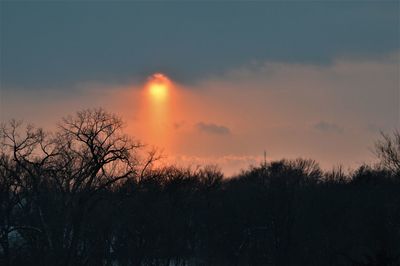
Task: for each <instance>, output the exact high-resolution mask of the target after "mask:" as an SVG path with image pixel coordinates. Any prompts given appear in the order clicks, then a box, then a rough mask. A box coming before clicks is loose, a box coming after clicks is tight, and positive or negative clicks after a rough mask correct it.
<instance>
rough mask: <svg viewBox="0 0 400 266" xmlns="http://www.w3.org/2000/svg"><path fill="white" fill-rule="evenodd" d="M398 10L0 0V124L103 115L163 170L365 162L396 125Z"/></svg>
mask: <svg viewBox="0 0 400 266" xmlns="http://www.w3.org/2000/svg"><path fill="white" fill-rule="evenodd" d="M399 3H400V2H399V1H384V0H382V1H349V2H345V1H329V0H326V1H301V0H299V1H268V2H259V1H255V2H245V1H243V2H236V1H235V2H208V1H207V2H197V1H196V2H181V1H170V2H169V1H165V2H159V1H156V2H151V1H142V2H135V3H134V2H128V1H121V2H118V1H114V2H112V1H101V2H97V1H93V2H83V1H76V2H72V1H71V2H68V1H62V2H53V3H51V2H47V1H40V2H35V1H32V2H25V1H24V2H17V1H2V2H1V3H0V12H1V13H0V23H1V24H0V29H1V31H0V48H1V57H0V82H1V84H0V85H1V90H0V120H1V121H6V120H8V119H10V118H17V119H24V120H25V121H27V122H33V123H34V124H35V125H37V126H42V127H45V128H48V129H53V128H54V125H55V124H56V122H57V121H58V120H59V119H60V118H61V117H63V116H65V115H68V114H71V113H74V112H75V111H78V110H81V109H85V108H91V107H104V108H105V109H106V110H108V111H110V112H113V113H116V114H118V115H120V116H121V117H122V118H123V119H124V120H125V122H126V126H127V128H126V132H127V133H129V134H130V135H132V136H134V137H135V138H137V139H139V140H141V141H142V142H143V143H146V144H148V145H149V146H156V147H158V148H160V149H162V150H163V151H164V154H165V156H166V157H167V159H166V160H168V162H176V163H179V164H183V165H192V166H196V165H198V164H210V163H212V164H218V165H220V167H221V168H222V169H223V171H224V172H225V173H226V174H227V175H231V174H233V173H237V172H238V171H239V170H240V169H244V168H247V167H248V166H249V165H250V164H255V165H256V164H258V163H260V162H261V161H262V160H263V152H264V150H266V152H267V159H268V160H276V159H281V158H297V157H304V158H312V159H315V160H317V161H318V162H320V164H321V166H322V167H323V168H325V169H330V168H331V167H333V166H337V165H339V164H341V165H343V166H344V167H345V168H347V167H356V166H358V165H360V164H361V163H363V162H371V161H373V159H374V156H373V154H372V152H371V149H372V147H373V144H374V141H375V140H376V139H377V138H378V137H379V132H380V130H382V131H385V132H390V131H392V130H394V129H396V128H399V123H400V108H399V102H400V93H399V90H400V81H399V75H400V50H399V49H400V20H399V12H400V6H399Z"/></svg>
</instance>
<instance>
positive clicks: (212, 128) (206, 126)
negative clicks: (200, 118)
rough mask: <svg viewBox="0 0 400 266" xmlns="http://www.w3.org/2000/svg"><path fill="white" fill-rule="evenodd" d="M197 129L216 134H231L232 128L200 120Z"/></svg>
mask: <svg viewBox="0 0 400 266" xmlns="http://www.w3.org/2000/svg"><path fill="white" fill-rule="evenodd" d="M196 128H197V130H199V131H200V132H205V133H210V134H216V135H229V134H230V133H231V130H230V129H229V128H228V127H225V126H222V125H216V124H213V123H203V122H199V123H197V124H196Z"/></svg>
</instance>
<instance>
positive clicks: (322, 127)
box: [314, 121, 343, 133]
mask: <svg viewBox="0 0 400 266" xmlns="http://www.w3.org/2000/svg"><path fill="white" fill-rule="evenodd" d="M314 128H315V129H317V130H319V131H321V132H333V133H342V132H343V128H342V127H340V126H339V125H337V124H335V123H330V122H326V121H319V122H318V123H316V124H315V125H314Z"/></svg>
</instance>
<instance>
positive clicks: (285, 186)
mask: <svg viewBox="0 0 400 266" xmlns="http://www.w3.org/2000/svg"><path fill="white" fill-rule="evenodd" d="M122 126H123V125H122V122H121V120H120V119H119V118H118V117H116V116H114V115H112V114H109V113H107V112H105V111H104V110H101V109H98V110H85V111H82V112H79V113H77V114H76V115H74V116H70V117H67V118H65V119H63V121H62V122H61V123H60V124H59V125H58V130H57V132H55V133H53V134H48V133H45V132H44V131H43V130H40V129H36V128H34V127H32V126H27V127H23V125H22V124H21V123H19V122H16V121H11V122H10V123H7V124H3V125H2V127H1V133H0V134H1V145H0V242H1V246H0V265H7V266H8V265H18V266H19V265H21V266H22V265H49V266H53V265H54V266H56V265H60V266H61V265H62V266H69V265H77V266H80V265H276V266H278V265H294V266H295V265H353V266H355V265H359V266H361V265H364V266H366V265H370V266H372V265H376V266H378V265H379V266H384V265H400V175H399V173H400V136H399V134H397V133H395V134H394V136H393V137H391V136H387V135H383V138H382V140H381V141H380V142H378V143H377V145H376V152H377V155H378V157H379V159H380V162H381V164H379V165H377V166H368V165H364V166H361V167H360V168H358V169H357V170H354V171H353V172H350V173H345V172H343V171H342V170H341V169H340V168H338V169H336V170H333V171H330V172H324V171H322V170H321V169H320V168H319V166H318V164H317V163H316V162H315V161H313V160H304V159H297V160H281V161H276V162H269V163H266V164H262V165H260V166H258V167H253V168H250V169H249V170H247V171H244V172H242V173H241V174H239V175H237V176H235V177H232V178H224V176H223V174H222V173H221V172H220V170H219V169H218V168H217V167H214V166H207V167H201V168H197V169H187V168H177V167H173V166H170V167H158V168H156V167H154V161H155V160H156V159H157V155H156V153H154V152H150V153H149V154H148V155H147V156H144V155H143V153H142V152H141V151H142V150H143V147H142V145H141V144H140V143H138V142H135V141H132V140H131V139H129V138H128V137H127V136H126V135H124V134H122V132H121V129H122Z"/></svg>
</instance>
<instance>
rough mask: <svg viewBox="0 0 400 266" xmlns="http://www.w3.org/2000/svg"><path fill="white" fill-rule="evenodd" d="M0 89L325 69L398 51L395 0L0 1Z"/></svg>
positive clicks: (183, 79)
mask: <svg viewBox="0 0 400 266" xmlns="http://www.w3.org/2000/svg"><path fill="white" fill-rule="evenodd" d="M0 5H1V6H0V7H1V8H0V12H1V14H0V18H1V21H0V27H1V29H0V32H1V36H0V37H1V56H0V58H1V59H0V60H1V68H0V75H1V86H2V89H5V88H9V89H11V88H17V87H25V88H28V89H29V88H43V87H45V88H56V89H65V88H71V87H72V86H73V85H74V84H77V83H80V82H86V81H98V82H104V83H127V82H132V81H135V80H140V79H141V78H143V77H144V76H146V75H148V74H149V73H152V72H154V71H161V72H165V73H167V74H168V75H170V76H171V77H172V78H173V79H175V80H178V81H181V82H195V81H196V80H199V79H203V78H205V77H209V76H211V75H218V74H220V73H224V71H226V70H229V69H232V68H236V67H238V66H241V65H243V64H247V63H249V62H253V61H254V60H256V61H259V62H265V61H280V62H295V63H297V62H301V63H304V62H305V63H312V64H326V63H330V62H331V61H332V59H334V58H336V57H340V56H350V57H362V58H363V57H374V56H379V55H383V54H387V53H391V52H393V51H396V50H398V49H399V42H398V37H399V33H398V32H399V16H398V8H399V2H398V1H365V2H363V1H351V2H343V1H332V2H315V1H306V2H305V1H299V2H293V1H289V2H286V1H282V2H278V1H272V2H257V1H256V2H233V3H228V2H225V1H224V2H222V3H218V2H190V3H184V2H180V1H178V2H169V3H163V2H128V1H123V2H121V1H119V2H68V1H64V2H56V3H55V2H47V1H44V2H37V1H35V2H19V1H2V2H0Z"/></svg>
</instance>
